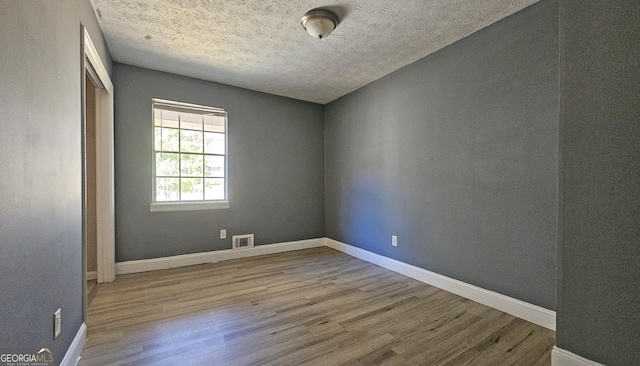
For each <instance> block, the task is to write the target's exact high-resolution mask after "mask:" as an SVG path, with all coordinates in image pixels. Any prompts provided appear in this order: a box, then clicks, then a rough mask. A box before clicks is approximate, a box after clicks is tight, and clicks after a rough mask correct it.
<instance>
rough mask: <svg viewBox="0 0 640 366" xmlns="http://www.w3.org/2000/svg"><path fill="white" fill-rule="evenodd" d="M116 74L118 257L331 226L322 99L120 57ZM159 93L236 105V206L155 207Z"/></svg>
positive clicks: (232, 148) (314, 232)
mask: <svg viewBox="0 0 640 366" xmlns="http://www.w3.org/2000/svg"><path fill="white" fill-rule="evenodd" d="M114 74H115V80H114V84H115V88H116V90H117V92H116V94H115V96H116V99H115V153H116V156H115V167H116V170H115V180H116V182H115V183H116V187H115V188H116V192H115V194H116V260H117V261H118V262H121V261H127V260H134V259H144V258H154V257H163V256H171V255H177V254H185V253H194V252H204V251H212V250H220V249H230V248H231V236H232V235H237V234H255V241H256V245H260V244H267V243H275V242H285V241H293V240H301V239H310V238H318V237H323V236H324V209H323V208H324V188H323V187H324V186H323V176H324V154H323V121H322V116H323V109H322V106H321V105H318V104H312V103H307V102H301V101H296V100H293V99H288V98H283V97H277V96H273V95H268V94H264V93H259V92H254V91H249V90H246V89H240V88H235V87H231V86H227V85H222V84H216V83H211V82H206V81H201V80H196V79H191V78H187V77H183V76H178V75H173V74H167V73H162V72H158V71H152V70H146V69H142V68H137V67H133V66H128V65H123V64H119V63H116V64H114ZM152 98H162V99H169V100H176V101H181V102H188V103H195V104H202V105H208V106H214V107H221V108H226V109H227V111H228V113H229V137H228V138H229V198H230V208H228V209H222V210H209V211H188V212H153V213H151V212H149V203H150V202H151V189H152V186H151V184H152V177H151V158H152V125H151V123H152V122H151V99H152ZM220 229H227V235H228V238H227V239H226V240H220V239H219V231H220Z"/></svg>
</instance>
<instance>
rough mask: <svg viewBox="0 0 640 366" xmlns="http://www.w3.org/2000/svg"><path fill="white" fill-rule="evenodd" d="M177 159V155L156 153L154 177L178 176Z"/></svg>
mask: <svg viewBox="0 0 640 366" xmlns="http://www.w3.org/2000/svg"><path fill="white" fill-rule="evenodd" d="M178 159H179V154H174V153H161V152H159V153H156V176H159V177H162V176H171V177H178V176H180V172H179V165H178Z"/></svg>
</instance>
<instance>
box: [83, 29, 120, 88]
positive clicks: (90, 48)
mask: <svg viewBox="0 0 640 366" xmlns="http://www.w3.org/2000/svg"><path fill="white" fill-rule="evenodd" d="M84 54H85V56H86V57H87V59H88V60H89V62H90V63H91V66H93V69H94V70H95V71H96V73H97V74H98V77H99V78H100V81H101V82H102V85H104V88H105V89H107V93H109V94H113V83H111V79H110V78H109V73H108V72H107V69H106V68H105V67H104V64H103V63H102V60H101V59H100V55H99V54H98V50H97V49H96V47H95V46H94V45H93V42H92V41H91V37H90V36H89V32H88V31H87V28H84Z"/></svg>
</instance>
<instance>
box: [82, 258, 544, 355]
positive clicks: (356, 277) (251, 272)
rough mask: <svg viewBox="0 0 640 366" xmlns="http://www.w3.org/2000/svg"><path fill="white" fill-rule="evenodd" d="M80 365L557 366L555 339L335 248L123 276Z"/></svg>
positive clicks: (97, 307) (98, 305)
mask: <svg viewBox="0 0 640 366" xmlns="http://www.w3.org/2000/svg"><path fill="white" fill-rule="evenodd" d="M87 337H88V341H87V344H86V346H85V348H84V350H83V351H82V359H81V360H80V363H79V365H85V366H86V365H101V366H102V365H301V364H304V365H307V364H308V365H549V364H550V359H551V348H552V346H553V345H554V343H555V333H554V332H553V331H550V330H548V329H545V328H542V327H540V326H537V325H535V324H532V323H529V322H526V321H524V320H521V319H518V318H515V317H513V316H511V315H508V314H505V313H502V312H500V311H497V310H494V309H491V308H488V307H486V306H484V305H480V304H478V303H475V302H472V301H470V300H466V299H464V298H461V297H459V296H456V295H453V294H450V293H448V292H445V291H442V290H439V289H437V288H435V287H431V286H428V285H425V284H423V283H421V282H418V281H415V280H413V279H410V278H407V277H404V276H402V275H399V274H396V273H394V272H391V271H389V270H386V269H384V268H381V267H377V266H375V265H373V264H370V263H367V262H364V261H361V260H359V259H356V258H353V257H350V256H348V255H346V254H343V253H340V252H337V251H334V250H332V249H329V248H314V249H308V250H300V251H295V252H287V253H280V254H273V255H267V256H261V257H253V258H244V259H238V260H231V261H225V262H220V263H212V264H206V265H200V266H192V267H183V268H175V269H169V270H163V271H155V272H146V273H137V274H131V275H123V276H118V278H117V280H116V281H115V282H113V283H105V284H102V285H101V286H100V288H99V290H98V293H97V295H96V296H95V297H94V299H93V301H92V303H91V305H90V306H89V310H88V330H87Z"/></svg>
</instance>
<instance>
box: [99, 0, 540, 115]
mask: <svg viewBox="0 0 640 366" xmlns="http://www.w3.org/2000/svg"><path fill="white" fill-rule="evenodd" d="M92 1H93V5H94V8H95V9H96V13H97V14H98V16H99V21H100V24H101V27H102V30H103V32H104V35H105V38H106V40H107V44H108V46H109V50H110V51H111V54H112V56H113V59H114V60H116V61H118V62H121V63H126V64H131V65H136V66H141V67H145V68H149V69H154V70H160V71H165V72H170V73H175V74H180V75H186V76H190V77H195V78H198V79H203V80H210V81H216V82H220V83H224V84H229V85H234V86H239V87H243V88H247V89H252V90H258V91H262V92H266V93H271V94H276V95H283V96H287V97H291V98H295V99H301V100H307V101H311V102H316V103H321V104H325V103H328V102H330V101H332V100H335V99H337V98H339V97H341V96H343V95H345V94H348V93H350V92H352V91H354V90H356V89H358V88H360V87H362V86H364V85H366V84H368V83H370V82H372V81H374V80H376V79H379V78H380V77H382V76H385V75H387V74H389V73H391V72H393V71H395V70H397V69H399V68H401V67H402V66H405V65H408V64H410V63H412V62H414V61H417V60H419V59H420V58H422V57H424V56H426V55H428V54H430V53H432V52H435V51H437V50H439V49H441V48H443V47H445V46H447V45H449V44H451V43H453V42H455V41H457V40H459V39H461V38H463V37H465V36H467V35H469V34H471V33H473V32H475V31H477V30H479V29H481V28H484V27H486V26H487V25H489V24H491V23H494V22H496V21H497V20H500V19H502V18H504V17H506V16H508V15H510V14H512V13H515V12H516V11H518V10H520V9H522V8H524V7H526V6H528V5H530V4H533V3H535V2H536V1H537V0H420V1H415V0H413V1H393V0H342V1H334V0H323V1H318V0H314V1H311V0H300V1H295V0H182V1H181V0H92ZM313 8H325V9H330V10H333V11H334V12H335V13H336V14H337V15H338V17H339V18H340V24H339V25H338V27H337V28H336V29H335V30H334V31H333V33H331V35H330V36H328V37H327V38H324V39H322V40H317V39H314V38H312V37H311V36H309V35H308V34H307V33H306V32H305V31H304V29H302V27H301V26H300V18H302V16H303V15H304V13H306V12H307V11H308V10H311V9H313Z"/></svg>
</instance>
